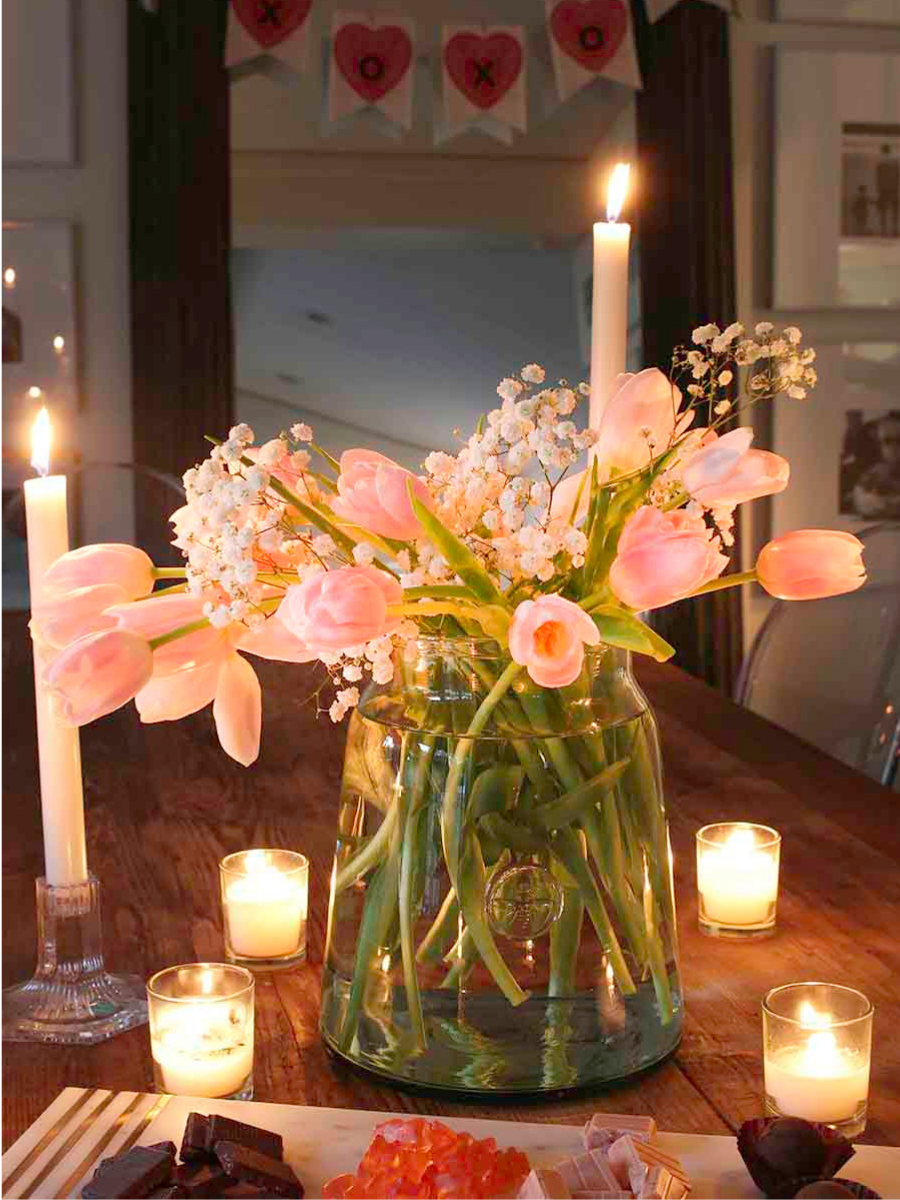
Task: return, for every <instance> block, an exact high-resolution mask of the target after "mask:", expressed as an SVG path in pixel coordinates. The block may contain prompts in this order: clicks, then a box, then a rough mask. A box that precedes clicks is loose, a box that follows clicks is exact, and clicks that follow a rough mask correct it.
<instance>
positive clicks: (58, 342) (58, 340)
mask: <svg viewBox="0 0 900 1200" xmlns="http://www.w3.org/2000/svg"><path fill="white" fill-rule="evenodd" d="M65 348H66V339H65V338H64V337H63V335H62V334H61V333H58V334H57V335H56V337H55V338H54V339H53V349H54V350H55V351H56V353H57V354H62V352H63V350H65Z"/></svg>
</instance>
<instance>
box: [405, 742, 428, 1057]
mask: <svg viewBox="0 0 900 1200" xmlns="http://www.w3.org/2000/svg"><path fill="white" fill-rule="evenodd" d="M404 736H405V737H408V736H409V735H408V734H407V735H404ZM407 753H408V751H407ZM433 755H434V739H433V738H428V739H427V740H426V741H425V751H424V753H422V754H420V755H419V758H418V762H417V763H416V773H415V777H414V779H413V785H412V796H411V797H410V800H409V804H408V810H407V812H406V814H405V821H404V822H403V836H402V838H401V841H400V899H399V906H400V955H401V958H402V961H403V985H404V987H405V989H406V1004H407V1008H408V1009H409V1019H410V1023H411V1025H412V1030H413V1036H414V1039H415V1042H414V1044H415V1050H416V1052H417V1053H424V1052H425V1048H426V1037H425V1019H424V1017H423V1015H422V997H421V995H420V994H419V981H418V979H417V977H416V945H415V940H414V937H413V922H414V921H415V913H414V911H413V910H414V907H415V904H416V897H415V896H414V894H413V892H414V880H415V871H416V866H417V856H418V853H419V851H420V849H421V848H420V845H419V838H418V837H417V836H416V833H417V827H418V825H419V824H420V822H421V820H422V816H423V813H424V812H425V809H426V806H427V802H428V801H427V797H426V795H425V785H426V783H427V782H428V773H429V771H430V769H431V759H432V757H433ZM403 802H404V804H405V803H406V801H405V799H404V801H403Z"/></svg>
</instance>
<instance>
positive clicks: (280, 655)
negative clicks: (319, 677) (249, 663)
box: [237, 614, 318, 663]
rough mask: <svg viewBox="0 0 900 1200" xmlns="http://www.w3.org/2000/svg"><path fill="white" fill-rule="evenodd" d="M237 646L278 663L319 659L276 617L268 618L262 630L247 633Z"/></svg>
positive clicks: (241, 636) (238, 640) (242, 636)
mask: <svg viewBox="0 0 900 1200" xmlns="http://www.w3.org/2000/svg"><path fill="white" fill-rule="evenodd" d="M237 646H238V648H239V649H240V650H242V651H246V653H248V654H256V655H258V656H259V658H273V659H275V660H276V661H278V662H292V663H305V662H312V661H313V659H315V658H316V657H318V656H317V655H316V653H315V651H314V650H310V648H309V647H308V646H306V645H304V643H303V642H301V641H300V640H299V638H297V637H295V636H294V634H293V633H291V631H290V630H289V629H288V628H287V626H286V625H285V624H284V622H283V621H279V620H278V617H277V616H276V615H274V614H273V615H272V616H271V617H269V618H268V620H267V621H266V623H265V625H263V627H262V628H261V629H257V630H254V631H252V632H251V631H249V630H248V631H247V632H246V633H244V634H241V635H240V636H239V637H238V639H237Z"/></svg>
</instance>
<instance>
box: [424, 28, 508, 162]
mask: <svg viewBox="0 0 900 1200" xmlns="http://www.w3.org/2000/svg"><path fill="white" fill-rule="evenodd" d="M526 60H527V43H526V40H525V29H524V28H523V26H521V25H494V26H491V27H490V28H485V27H484V26H480V25H445V26H444V27H443V30H442V33H441V80H442V90H443V114H442V118H443V119H442V121H441V122H440V123H437V127H436V129H435V138H434V140H435V141H436V142H442V141H446V140H447V139H448V138H452V137H455V136H456V135H457V134H458V133H462V132H463V130H465V129H480V130H481V131H482V132H484V133H487V134H490V135H491V136H492V137H495V138H497V139H498V140H499V141H501V142H506V143H507V144H509V143H511V142H512V140H513V133H514V131H515V130H518V131H519V132H520V133H524V132H525V131H526V129H527V128H528V109H527V104H526V93H525V77H526Z"/></svg>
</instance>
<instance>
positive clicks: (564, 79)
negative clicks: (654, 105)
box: [544, 0, 641, 103]
mask: <svg viewBox="0 0 900 1200" xmlns="http://www.w3.org/2000/svg"><path fill="white" fill-rule="evenodd" d="M544 7H545V11H546V14H547V37H548V39H549V42H550V56H551V58H552V60H553V74H554V76H555V78H556V91H557V95H558V96H559V100H560V102H561V103H562V102H564V101H566V100H568V99H569V97H570V96H574V94H575V93H576V92H578V91H580V90H581V89H582V88H583V87H586V86H587V85H588V84H589V83H593V81H594V80H595V79H598V78H600V77H602V78H603V79H611V80H612V81H613V82H614V83H623V84H625V85H626V86H627V87H632V88H639V87H640V86H641V73H640V69H639V67H638V61H637V53H636V51H635V47H634V29H633V27H632V23H631V7H630V5H629V3H628V0H544Z"/></svg>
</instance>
